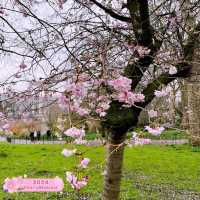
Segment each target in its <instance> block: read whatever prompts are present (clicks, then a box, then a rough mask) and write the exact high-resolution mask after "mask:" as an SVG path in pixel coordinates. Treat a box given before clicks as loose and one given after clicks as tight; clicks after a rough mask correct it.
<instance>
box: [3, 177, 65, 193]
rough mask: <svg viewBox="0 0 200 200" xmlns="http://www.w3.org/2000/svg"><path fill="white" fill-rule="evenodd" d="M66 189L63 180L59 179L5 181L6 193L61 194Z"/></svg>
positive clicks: (19, 178) (16, 178) (12, 179)
mask: <svg viewBox="0 0 200 200" xmlns="http://www.w3.org/2000/svg"><path fill="white" fill-rule="evenodd" d="M63 188H64V183H63V180H62V179H61V178H59V177H55V178H52V179H45V178H38V179H37V178H22V177H15V178H11V179H9V178H7V179H5V181H4V185H3V190H4V191H5V192H9V193H12V192H60V191H62V190H63Z"/></svg>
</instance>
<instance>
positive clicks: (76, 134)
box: [64, 127, 85, 138]
mask: <svg viewBox="0 0 200 200" xmlns="http://www.w3.org/2000/svg"><path fill="white" fill-rule="evenodd" d="M64 134H65V135H67V136H70V137H73V138H83V137H84V136H85V131H84V130H83V129H78V128H76V127H72V128H70V129H67V130H66V131H65V132H64Z"/></svg>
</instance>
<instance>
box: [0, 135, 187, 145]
mask: <svg viewBox="0 0 200 200" xmlns="http://www.w3.org/2000/svg"><path fill="white" fill-rule="evenodd" d="M0 141H2V142H6V141H7V140H6V137H0ZM66 143H67V142H66V141H63V140H51V141H47V140H40V141H31V140H24V139H12V140H11V144H66ZM187 143H189V140H188V139H179V140H151V144H154V145H173V144H174V145H175V144H176V145H177V144H187ZM102 144H105V141H103V140H89V141H87V143H86V145H87V146H99V145H102ZM130 144H134V140H131V141H130Z"/></svg>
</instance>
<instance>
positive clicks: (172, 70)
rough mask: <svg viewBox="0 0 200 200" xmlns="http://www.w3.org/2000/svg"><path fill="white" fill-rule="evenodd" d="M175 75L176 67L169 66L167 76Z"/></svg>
mask: <svg viewBox="0 0 200 200" xmlns="http://www.w3.org/2000/svg"><path fill="white" fill-rule="evenodd" d="M176 73H177V69H176V67H174V66H171V67H170V68H169V74H170V75H173V74H176Z"/></svg>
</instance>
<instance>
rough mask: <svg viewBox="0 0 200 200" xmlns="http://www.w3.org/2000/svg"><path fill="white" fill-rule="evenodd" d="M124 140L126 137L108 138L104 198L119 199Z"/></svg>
mask: <svg viewBox="0 0 200 200" xmlns="http://www.w3.org/2000/svg"><path fill="white" fill-rule="evenodd" d="M124 140H125V137H123V138H122V139H121V140H118V141H117V142H116V141H114V140H112V139H111V138H109V139H108V144H107V159H106V169H105V178H104V189H103V195H102V200H118V199H119V196H120V182H121V176H122V166H123V153H124Z"/></svg>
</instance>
